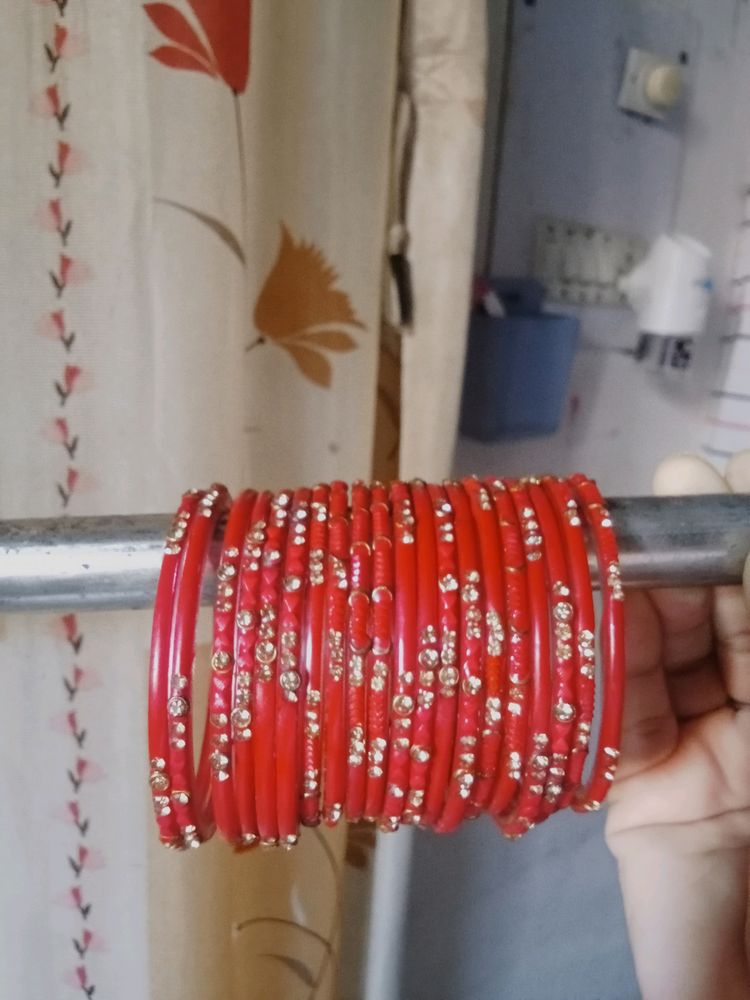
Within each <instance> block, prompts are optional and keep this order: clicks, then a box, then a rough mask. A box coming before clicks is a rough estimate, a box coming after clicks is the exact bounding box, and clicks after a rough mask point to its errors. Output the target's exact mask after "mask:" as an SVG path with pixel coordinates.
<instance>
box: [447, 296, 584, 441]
mask: <svg viewBox="0 0 750 1000" xmlns="http://www.w3.org/2000/svg"><path fill="white" fill-rule="evenodd" d="M578 325H579V324H578V320H577V319H576V318H575V317H574V316H561V315H558V314H555V313H536V314H533V315H526V316H508V317H504V318H503V319H497V318H493V317H490V316H487V315H485V314H484V313H478V312H477V313H475V314H474V315H473V316H472V319H471V324H470V327H469V342H468V349H467V354H466V368H465V370H464V389H463V399H462V403H461V425H460V426H461V433H462V434H463V435H465V436H466V437H470V438H475V439H476V440H478V441H497V440H499V439H500V438H509V437H525V436H532V435H543V434H552V433H554V431H556V430H557V428H558V427H559V425H560V420H561V418H562V415H563V410H564V407H565V400H566V398H567V394H568V383H569V381H570V369H571V366H572V363H573V357H574V355H575V350H576V344H577V341H578Z"/></svg>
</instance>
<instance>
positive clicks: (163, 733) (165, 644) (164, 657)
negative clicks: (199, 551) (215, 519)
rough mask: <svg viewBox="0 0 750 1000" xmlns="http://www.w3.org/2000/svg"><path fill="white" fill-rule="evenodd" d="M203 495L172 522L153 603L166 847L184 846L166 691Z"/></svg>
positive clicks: (157, 766) (159, 815) (156, 800)
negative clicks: (181, 577) (185, 568)
mask: <svg viewBox="0 0 750 1000" xmlns="http://www.w3.org/2000/svg"><path fill="white" fill-rule="evenodd" d="M202 496H203V494H202V493H199V492H198V490H192V491H191V492H189V493H185V494H184V496H183V497H182V500H181V502H180V506H179V509H178V511H177V513H176V514H175V516H174V518H173V519H172V524H171V526H170V529H169V534H168V535H167V538H166V541H165V544H164V556H163V558H162V564H161V572H160V573H159V583H158V585H157V589H156V599H155V601H154V618H153V626H152V630H151V660H150V669H149V687H148V752H149V758H150V773H149V784H150V786H151V793H152V801H153V806H154V813H155V815H156V822H157V826H158V828H159V839H160V840H161V842H162V843H163V844H164V845H165V846H167V847H182V846H183V843H182V835H181V833H180V830H179V827H178V825H177V820H176V819H175V815H174V812H173V810H172V798H171V774H170V769H169V722H168V718H169V717H168V715H167V691H168V687H169V649H170V637H171V633H172V615H173V611H174V594H175V587H176V584H177V574H178V571H179V568H180V562H181V560H182V554H183V548H184V544H185V534H186V532H187V529H188V525H189V523H190V521H191V519H192V518H194V516H195V512H196V510H197V508H198V501H199V500H200V499H201V497H202Z"/></svg>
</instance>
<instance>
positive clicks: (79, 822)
mask: <svg viewBox="0 0 750 1000" xmlns="http://www.w3.org/2000/svg"><path fill="white" fill-rule="evenodd" d="M67 806H68V809H67V814H66V817H65V818H66V819H69V821H72V822H73V823H74V824H75V826H76V827H77V829H78V832H79V833H80V835H81V836H82V837H85V836H86V834H87V833H88V829H89V821H88V819H84V818H83V816H82V815H81V807H80V806H79V804H78V803H77V802H75V801H72V802H68V804H67Z"/></svg>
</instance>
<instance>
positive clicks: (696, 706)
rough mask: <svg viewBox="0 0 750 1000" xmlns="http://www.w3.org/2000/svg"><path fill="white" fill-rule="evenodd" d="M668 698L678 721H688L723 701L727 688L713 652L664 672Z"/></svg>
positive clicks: (724, 701) (718, 705) (713, 708)
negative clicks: (670, 671)
mask: <svg viewBox="0 0 750 1000" xmlns="http://www.w3.org/2000/svg"><path fill="white" fill-rule="evenodd" d="M666 681H667V690H668V692H669V700H670V701H671V703H672V708H673V709H674V713H675V715H676V716H677V719H678V721H679V722H689V721H690V720H691V719H697V718H699V717H700V716H701V715H706V714H707V713H709V712H714V711H716V709H717V708H721V707H722V706H723V705H726V703H727V689H726V687H725V686H724V681H723V679H722V677H721V675H720V673H719V671H718V670H717V669H716V658H715V656H714V655H713V654H709V655H708V656H704V657H703V658H702V659H700V660H696V661H695V662H694V663H691V664H688V665H685V666H683V667H681V668H680V670H679V671H677V672H673V673H669V672H668V673H667V674H666Z"/></svg>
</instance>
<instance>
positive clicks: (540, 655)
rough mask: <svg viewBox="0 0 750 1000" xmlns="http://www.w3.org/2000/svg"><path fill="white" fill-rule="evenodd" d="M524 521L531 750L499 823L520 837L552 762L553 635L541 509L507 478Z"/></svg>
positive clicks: (537, 803)
mask: <svg viewBox="0 0 750 1000" xmlns="http://www.w3.org/2000/svg"><path fill="white" fill-rule="evenodd" d="M506 485H507V487H508V490H509V492H510V495H511V499H512V501H513V504H514V506H515V508H516V516H517V518H518V521H519V523H520V525H521V532H522V536H523V545H524V553H525V557H526V579H527V583H528V594H529V610H530V616H531V622H530V625H531V632H530V635H531V678H530V682H529V689H528V695H527V697H528V699H529V702H530V708H529V716H528V719H529V721H528V731H527V737H526V752H525V760H524V768H523V774H522V777H521V786H520V789H519V793H518V796H517V799H516V802H515V805H514V806H513V807H512V809H511V810H510V812H509V813H508V814H505V815H501V816H500V818H499V825H500V828H501V830H502V831H503V833H504V834H505V835H506V836H507V837H520V836H521V835H522V834H524V833H526V831H527V830H530V829H531V828H532V827H533V825H534V823H535V822H536V817H537V815H538V813H539V808H540V805H541V802H542V796H543V794H544V785H545V781H546V779H547V770H548V768H549V723H550V709H551V699H550V690H551V683H550V641H549V607H548V603H547V581H546V575H545V571H544V562H543V551H544V539H543V538H542V535H541V533H540V530H539V522H538V520H537V513H536V510H535V508H534V506H533V505H532V501H531V496H530V494H529V489H528V487H527V485H526V483H525V482H524V481H520V482H515V483H512V482H508V483H506Z"/></svg>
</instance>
